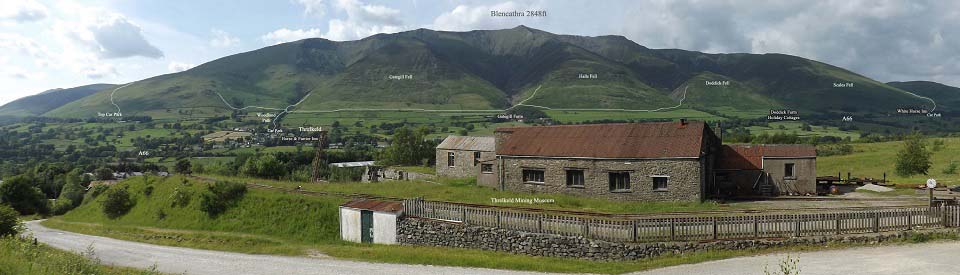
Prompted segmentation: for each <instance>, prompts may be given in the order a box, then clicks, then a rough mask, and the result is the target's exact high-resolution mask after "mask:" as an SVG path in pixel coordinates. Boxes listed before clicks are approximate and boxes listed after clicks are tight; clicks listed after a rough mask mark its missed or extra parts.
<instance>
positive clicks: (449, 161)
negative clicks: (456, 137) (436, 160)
mask: <svg viewBox="0 0 960 275" xmlns="http://www.w3.org/2000/svg"><path fill="white" fill-rule="evenodd" d="M454 159H455V157H454V154H453V152H448V153H447V166H449V167H453V166H455V165H454V162H453V161H454Z"/></svg>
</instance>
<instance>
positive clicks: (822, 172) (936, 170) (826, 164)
mask: <svg viewBox="0 0 960 275" xmlns="http://www.w3.org/2000/svg"><path fill="white" fill-rule="evenodd" d="M937 139H939V140H942V141H943V146H942V147H940V148H935V146H932V142H933V140H937ZM926 142H927V149H929V150H932V152H933V155H932V157H931V159H930V160H931V161H932V162H933V166H932V167H930V171H928V174H927V175H913V176H909V177H902V176H898V175H896V173H895V171H896V164H897V152H898V151H899V150H900V148H901V147H902V146H903V142H902V141H891V142H877V143H853V144H852V145H853V153H852V154H849V155H843V156H828V157H818V158H817V175H818V176H836V175H837V173H840V174H841V175H842V176H843V177H844V178H846V177H847V172H850V175H851V176H854V177H860V178H863V177H873V178H882V177H883V173H887V179H888V180H889V181H890V182H892V183H895V184H898V185H904V186H908V187H912V186H916V185H919V184H923V183H924V182H926V180H927V179H929V178H934V179H937V182H938V183H941V184H946V185H958V184H960V173H952V174H950V173H944V168H946V167H947V166H948V165H949V164H950V163H951V162H960V138H930V139H927V140H926ZM934 149H936V150H934Z"/></svg>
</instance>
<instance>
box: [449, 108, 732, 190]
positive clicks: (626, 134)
mask: <svg viewBox="0 0 960 275" xmlns="http://www.w3.org/2000/svg"><path fill="white" fill-rule="evenodd" d="M495 138H496V142H495V144H496V158H497V159H496V160H495V161H494V162H496V163H495V165H493V166H494V167H496V169H497V170H498V171H496V173H497V175H498V177H497V178H498V180H499V188H500V189H502V190H511V191H521V192H548V193H565V194H573V195H586V196H594V197H602V198H607V199H612V200H623V201H691V202H695V201H701V200H703V199H704V198H705V197H706V196H707V190H709V187H710V186H712V176H711V173H710V172H711V171H712V170H713V166H714V159H715V157H716V155H717V154H718V151H719V148H720V139H719V138H717V136H716V135H715V134H714V133H713V131H712V130H711V129H710V127H708V126H707V125H706V123H704V122H698V121H686V120H680V121H678V122H656V123H622V124H593V125H559V126H540V127H511V128H499V129H497V130H496V132H495ZM438 151H439V150H438ZM438 169H439V168H438Z"/></svg>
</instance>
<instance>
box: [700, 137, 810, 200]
mask: <svg viewBox="0 0 960 275" xmlns="http://www.w3.org/2000/svg"><path fill="white" fill-rule="evenodd" d="M816 168H817V148H816V147H814V146H813V145H806V144H752V145H751V144H734V145H724V146H723V148H722V150H721V153H720V160H719V161H718V163H717V167H716V170H715V171H714V179H715V181H716V183H717V185H716V188H717V189H716V190H715V192H716V193H717V194H720V195H726V196H738V195H740V196H742V195H768V196H769V195H805V194H816V192H817V172H816Z"/></svg>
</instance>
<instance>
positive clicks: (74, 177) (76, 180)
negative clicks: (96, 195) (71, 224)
mask: <svg viewBox="0 0 960 275" xmlns="http://www.w3.org/2000/svg"><path fill="white" fill-rule="evenodd" d="M81 182H82V178H81V177H80V171H79V170H74V171H71V172H70V173H68V174H67V182H66V183H65V184H64V185H63V189H61V190H60V197H58V198H57V199H58V200H70V202H72V206H73V207H77V206H79V205H80V203H82V202H83V186H82V185H81Z"/></svg>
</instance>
